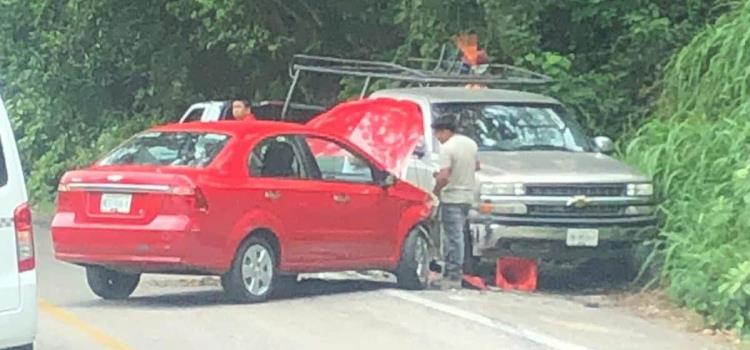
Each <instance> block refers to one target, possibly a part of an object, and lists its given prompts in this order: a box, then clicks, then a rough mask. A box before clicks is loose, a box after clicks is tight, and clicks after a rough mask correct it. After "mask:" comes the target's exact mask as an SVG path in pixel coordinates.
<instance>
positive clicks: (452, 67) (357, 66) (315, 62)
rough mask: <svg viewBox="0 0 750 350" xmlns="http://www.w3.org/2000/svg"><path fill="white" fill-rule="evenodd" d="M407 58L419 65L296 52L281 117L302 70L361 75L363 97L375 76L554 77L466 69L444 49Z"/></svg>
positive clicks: (453, 81)
mask: <svg viewBox="0 0 750 350" xmlns="http://www.w3.org/2000/svg"><path fill="white" fill-rule="evenodd" d="M408 62H410V63H414V64H418V65H419V66H420V67H409V66H405V65H400V64H397V63H392V62H383V61H370V60H357V59H346V58H336V57H325V56H313V55H295V56H294V58H293V59H292V63H291V64H290V66H289V75H290V77H291V78H292V84H291V86H290V87H289V91H288V92H287V96H286V99H285V101H284V107H283V108H282V111H281V118H282V119H285V118H286V115H287V112H288V110H289V106H290V103H291V100H292V97H293V96H294V91H295V88H296V86H297V83H298V81H299V78H300V73H301V72H311V73H319V74H332V75H338V76H344V77H361V78H363V79H364V80H365V81H364V85H363V86H362V90H361V93H360V98H364V97H365V95H366V94H367V91H368V89H369V88H370V85H371V83H372V81H373V80H374V79H386V80H391V81H394V82H398V83H403V84H406V85H407V86H414V85H416V86H421V87H424V86H446V85H447V86H451V85H452V86H455V85H474V84H479V85H485V86H503V87H520V86H528V85H544V84H549V83H551V82H552V78H550V77H549V76H546V75H544V74H540V73H536V72H532V71H530V70H528V69H524V68H520V67H516V66H511V65H506V64H487V65H486V70H485V71H484V73H482V74H476V73H473V72H467V71H466V70H465V69H462V67H465V66H463V64H462V62H461V61H460V60H458V59H452V60H451V59H446V58H445V49H443V51H442V52H441V55H440V59H419V58H412V59H409V60H408ZM430 67H432V68H430Z"/></svg>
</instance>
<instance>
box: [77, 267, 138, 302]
mask: <svg viewBox="0 0 750 350" xmlns="http://www.w3.org/2000/svg"><path fill="white" fill-rule="evenodd" d="M86 281H87V282H88V284H89V288H90V289H91V291H92V292H94V294H96V295H97V296H98V297H100V298H102V299H105V300H122V299H127V298H128V297H129V296H130V295H131V294H133V292H134V291H135V288H136V287H138V283H139V282H140V281H141V275H140V274H125V273H122V272H117V271H114V270H110V269H107V268H104V267H100V266H92V267H87V268H86Z"/></svg>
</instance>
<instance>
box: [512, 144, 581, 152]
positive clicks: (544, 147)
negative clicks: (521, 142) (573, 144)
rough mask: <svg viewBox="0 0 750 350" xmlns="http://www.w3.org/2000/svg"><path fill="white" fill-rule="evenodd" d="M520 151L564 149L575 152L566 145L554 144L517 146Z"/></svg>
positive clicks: (564, 150)
mask: <svg viewBox="0 0 750 350" xmlns="http://www.w3.org/2000/svg"><path fill="white" fill-rule="evenodd" d="M516 150H518V151H563V152H575V150H572V149H570V148H567V147H565V146H554V145H526V146H520V147H518V148H516Z"/></svg>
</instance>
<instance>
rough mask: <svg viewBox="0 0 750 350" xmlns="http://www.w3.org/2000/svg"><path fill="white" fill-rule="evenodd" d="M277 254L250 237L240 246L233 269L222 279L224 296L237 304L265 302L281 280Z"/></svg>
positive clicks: (266, 245) (259, 238)
mask: <svg viewBox="0 0 750 350" xmlns="http://www.w3.org/2000/svg"><path fill="white" fill-rule="evenodd" d="M277 266H278V258H277V253H276V250H275V249H273V247H272V246H271V245H270V244H269V243H268V241H266V240H265V239H263V238H261V237H250V238H249V239H247V240H246V241H245V242H243V243H242V245H241V246H240V248H239V249H238V250H237V256H235V257H234V261H233V262H232V268H231V269H230V270H229V272H227V273H226V274H225V275H224V276H222V278H221V282H222V283H221V285H222V287H223V288H224V292H225V293H226V294H227V296H228V297H229V298H230V299H232V300H233V301H236V302H239V303H260V302H263V301H266V300H268V298H269V297H270V296H271V295H272V294H273V292H274V289H275V288H276V287H277V284H278V282H279V281H280V280H281V279H282V277H281V276H280V275H279V274H278V271H277Z"/></svg>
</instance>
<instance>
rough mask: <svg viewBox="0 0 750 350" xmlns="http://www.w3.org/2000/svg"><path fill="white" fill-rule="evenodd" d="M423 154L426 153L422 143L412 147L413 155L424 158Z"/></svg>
mask: <svg viewBox="0 0 750 350" xmlns="http://www.w3.org/2000/svg"><path fill="white" fill-rule="evenodd" d="M425 154H426V152H425V149H424V145H423V144H421V143H420V144H419V145H417V147H416V148H414V155H415V156H416V157H417V158H419V159H422V158H424V156H425Z"/></svg>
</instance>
